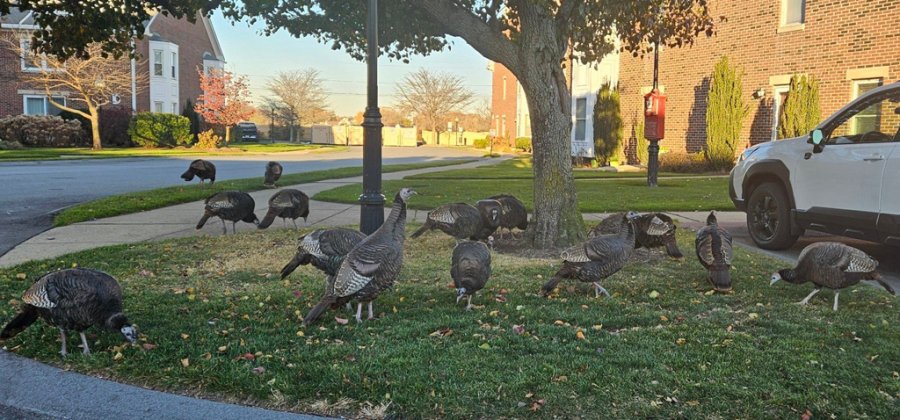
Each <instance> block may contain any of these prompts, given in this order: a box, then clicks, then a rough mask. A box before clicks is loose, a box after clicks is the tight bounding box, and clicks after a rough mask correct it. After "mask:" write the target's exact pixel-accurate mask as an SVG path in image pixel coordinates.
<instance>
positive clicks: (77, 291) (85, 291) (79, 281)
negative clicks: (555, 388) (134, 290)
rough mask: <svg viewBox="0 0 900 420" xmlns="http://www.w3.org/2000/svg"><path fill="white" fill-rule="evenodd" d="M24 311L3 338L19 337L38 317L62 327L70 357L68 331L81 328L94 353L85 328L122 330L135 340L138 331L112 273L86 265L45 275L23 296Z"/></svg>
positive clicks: (63, 351)
mask: <svg viewBox="0 0 900 420" xmlns="http://www.w3.org/2000/svg"><path fill="white" fill-rule="evenodd" d="M22 301H23V302H24V303H23V305H22V311H21V312H19V314H18V315H16V317H15V318H13V319H12V321H10V322H9V323H8V324H6V327H4V328H3V331H2V332H0V341H2V340H7V339H10V338H12V337H15V336H16V334H18V333H20V332H22V331H23V330H25V329H26V328H28V326H30V325H31V324H33V323H34V322H35V321H36V320H37V319H38V317H40V318H43V319H44V321H46V322H47V323H48V324H50V325H52V326H54V327H57V328H59V333H60V337H61V339H62V348H61V349H60V351H59V354H61V355H63V356H66V354H68V353H67V351H66V333H67V332H68V331H70V330H75V331H78V332H79V333H80V335H81V344H82V346H83V347H84V348H83V350H82V352H83V353H84V354H90V353H91V350H90V348H89V347H88V343H87V338H86V337H85V336H84V330H86V329H88V328H89V327H91V326H95V327H97V328H105V329H108V330H113V331H119V332H121V333H122V335H123V336H124V337H125V339H126V340H128V341H129V342H131V343H134V342H135V341H137V331H136V330H135V328H134V327H133V326H131V324H129V323H128V318H127V317H126V316H125V314H124V313H122V289H121V288H120V287H119V283H118V282H116V279H114V278H113V277H112V276H110V275H109V274H106V273H104V272H101V271H97V270H91V269H86V268H70V269H67V270H62V271H56V272H53V273H49V274H45V275H44V276H43V277H41V278H39V279H38V280H37V281H36V282H34V284H33V285H32V286H31V287H30V288H29V289H28V290H27V291H25V294H23V295H22Z"/></svg>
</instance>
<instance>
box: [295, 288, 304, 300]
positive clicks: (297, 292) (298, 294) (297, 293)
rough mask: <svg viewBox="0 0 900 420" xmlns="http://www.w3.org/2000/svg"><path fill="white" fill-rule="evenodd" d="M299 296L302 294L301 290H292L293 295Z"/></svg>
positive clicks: (298, 297)
mask: <svg viewBox="0 0 900 420" xmlns="http://www.w3.org/2000/svg"><path fill="white" fill-rule="evenodd" d="M300 296H303V292H301V291H299V290H294V297H295V298H297V299H300Z"/></svg>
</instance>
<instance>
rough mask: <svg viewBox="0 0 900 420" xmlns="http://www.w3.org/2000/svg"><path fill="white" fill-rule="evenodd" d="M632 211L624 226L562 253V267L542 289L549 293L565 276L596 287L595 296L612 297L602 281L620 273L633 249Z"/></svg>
mask: <svg viewBox="0 0 900 420" xmlns="http://www.w3.org/2000/svg"><path fill="white" fill-rule="evenodd" d="M637 217H638V215H637V213H635V212H633V211H630V212H628V213H626V214H625V215H623V216H622V229H621V231H619V232H618V233H615V234H611V235H600V236H597V237H594V238H592V239H589V240H588V241H587V242H584V243H583V244H581V245H577V246H573V247H571V248H569V249H567V250H565V251H563V253H562V259H563V266H562V268H560V269H559V271H557V272H556V274H554V275H553V277H552V278H551V279H550V280H549V281H548V282H547V283H546V284H544V286H543V287H542V288H541V293H542V294H543V295H544V296H549V295H550V293H552V292H553V289H555V288H556V286H557V285H558V284H559V282H560V281H562V279H576V280H579V281H582V282H585V283H591V284H592V285H593V286H594V296H595V297H597V296H600V294H603V295H606V296H607V297H608V296H609V292H607V291H606V289H604V288H603V286H601V285H600V281H601V280H603V279H605V278H607V277H609V276H611V275H613V274H615V273H617V272H618V271H619V270H621V269H622V267H624V266H625V262H626V261H628V257H629V256H631V252H632V251H634V219H635V218H637Z"/></svg>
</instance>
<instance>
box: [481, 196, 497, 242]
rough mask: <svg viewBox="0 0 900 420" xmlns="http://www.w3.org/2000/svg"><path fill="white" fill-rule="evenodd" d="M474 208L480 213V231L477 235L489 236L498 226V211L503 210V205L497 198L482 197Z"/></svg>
mask: <svg viewBox="0 0 900 420" xmlns="http://www.w3.org/2000/svg"><path fill="white" fill-rule="evenodd" d="M475 208H477V209H478V213H480V214H481V231H480V232H478V235H477V237H478V238H490V237H491V235H493V234H494V232H495V231H496V230H497V228H499V227H500V213H501V212H502V211H503V205H502V204H500V202H499V201H497V200H491V199H484V200H478V202H476V203H475Z"/></svg>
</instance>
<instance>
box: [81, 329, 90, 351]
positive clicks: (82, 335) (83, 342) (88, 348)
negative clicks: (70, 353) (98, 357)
mask: <svg viewBox="0 0 900 420" xmlns="http://www.w3.org/2000/svg"><path fill="white" fill-rule="evenodd" d="M80 334H81V346H82V347H84V350H82V351H81V352H82V353H84V354H91V349H90V347H88V343H87V337H85V336H84V332H81V333H80Z"/></svg>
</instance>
